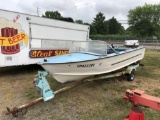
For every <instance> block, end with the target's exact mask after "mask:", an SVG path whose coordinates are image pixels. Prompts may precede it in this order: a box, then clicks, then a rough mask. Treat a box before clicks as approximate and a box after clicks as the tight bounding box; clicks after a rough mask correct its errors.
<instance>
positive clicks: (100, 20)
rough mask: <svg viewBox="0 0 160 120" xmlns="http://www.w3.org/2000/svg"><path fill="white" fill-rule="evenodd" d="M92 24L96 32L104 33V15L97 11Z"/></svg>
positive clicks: (105, 29)
mask: <svg viewBox="0 0 160 120" xmlns="http://www.w3.org/2000/svg"><path fill="white" fill-rule="evenodd" d="M92 26H93V27H94V28H95V29H96V31H97V34H106V31H107V28H106V25H105V16H104V15H103V13H101V12H99V13H98V14H97V15H96V18H94V20H93V22H92Z"/></svg>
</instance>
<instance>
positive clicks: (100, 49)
mask: <svg viewBox="0 0 160 120" xmlns="http://www.w3.org/2000/svg"><path fill="white" fill-rule="evenodd" d="M107 46H108V44H107V43H106V42H104V41H98V40H94V41H73V42H72V45H71V47H70V49H69V53H72V52H83V53H84V52H85V53H94V54H98V55H107Z"/></svg>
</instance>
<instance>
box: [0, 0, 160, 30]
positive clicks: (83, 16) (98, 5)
mask: <svg viewBox="0 0 160 120" xmlns="http://www.w3.org/2000/svg"><path fill="white" fill-rule="evenodd" d="M145 3H147V4H160V0H0V9H5V10H9V11H16V12H21V13H27V14H31V15H37V14H38V15H39V16H42V14H44V13H45V11H58V12H59V13H61V15H62V16H63V17H71V18H73V20H74V21H75V20H82V21H83V22H85V23H92V22H93V20H94V18H95V17H96V14H97V13H98V12H101V13H103V14H104V16H105V19H106V20H108V19H111V18H112V17H115V18H116V19H117V21H118V22H120V23H122V25H123V26H124V27H125V28H127V27H128V24H127V15H128V11H129V10H132V9H135V8H136V7H137V6H143V5H144V4H145ZM37 8H38V9H37ZM37 11H38V12H37Z"/></svg>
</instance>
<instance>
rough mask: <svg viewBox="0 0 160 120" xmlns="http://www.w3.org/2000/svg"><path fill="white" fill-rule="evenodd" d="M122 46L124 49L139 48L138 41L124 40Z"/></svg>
mask: <svg viewBox="0 0 160 120" xmlns="http://www.w3.org/2000/svg"><path fill="white" fill-rule="evenodd" d="M124 45H125V46H126V47H133V46H135V47H138V46H139V41H138V40H125V42H124Z"/></svg>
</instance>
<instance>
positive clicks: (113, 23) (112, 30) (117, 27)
mask: <svg viewBox="0 0 160 120" xmlns="http://www.w3.org/2000/svg"><path fill="white" fill-rule="evenodd" d="M108 30H109V34H122V33H124V27H123V26H122V25H121V24H120V23H119V22H118V21H117V20H116V18H114V17H112V18H111V19H109V20H108Z"/></svg>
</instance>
